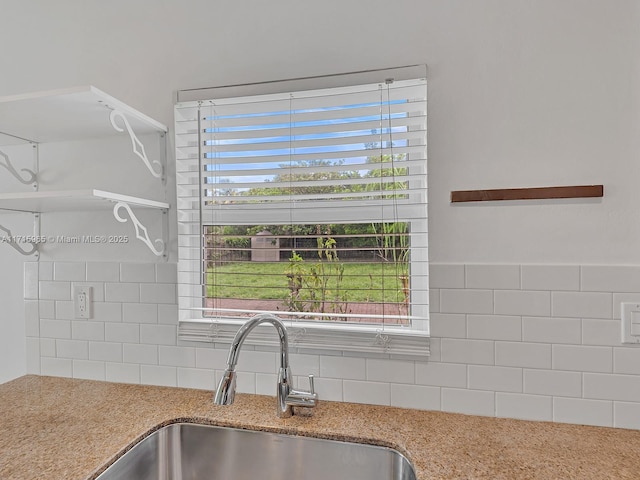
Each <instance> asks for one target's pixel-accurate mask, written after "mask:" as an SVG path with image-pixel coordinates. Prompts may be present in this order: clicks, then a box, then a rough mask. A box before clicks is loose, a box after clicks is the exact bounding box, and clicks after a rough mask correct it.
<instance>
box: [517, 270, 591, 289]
mask: <svg viewBox="0 0 640 480" xmlns="http://www.w3.org/2000/svg"><path fill="white" fill-rule="evenodd" d="M521 269H522V289H523V290H549V291H553V290H558V291H577V290H580V267H579V266H577V265H522V267H521Z"/></svg>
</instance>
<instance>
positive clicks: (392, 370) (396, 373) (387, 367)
mask: <svg viewBox="0 0 640 480" xmlns="http://www.w3.org/2000/svg"><path fill="white" fill-rule="evenodd" d="M366 368H367V380H369V381H372V382H390V383H415V366H414V362H410V361H403V360H380V359H374V358H367V359H366Z"/></svg>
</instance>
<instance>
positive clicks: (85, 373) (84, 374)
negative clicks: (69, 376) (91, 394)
mask: <svg viewBox="0 0 640 480" xmlns="http://www.w3.org/2000/svg"><path fill="white" fill-rule="evenodd" d="M73 378H83V379H86V380H105V379H106V366H105V363H104V362H96V361H92V360H74V361H73Z"/></svg>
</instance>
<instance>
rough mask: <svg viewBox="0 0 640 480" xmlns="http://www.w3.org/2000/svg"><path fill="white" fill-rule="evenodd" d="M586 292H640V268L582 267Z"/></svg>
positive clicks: (619, 266) (618, 266)
mask: <svg viewBox="0 0 640 480" xmlns="http://www.w3.org/2000/svg"><path fill="white" fill-rule="evenodd" d="M580 270H581V282H582V283H581V289H582V291H585V292H618V293H624V292H640V267H636V266H623V265H616V266H613V265H612V266H608V265H589V266H583V267H581V269H580Z"/></svg>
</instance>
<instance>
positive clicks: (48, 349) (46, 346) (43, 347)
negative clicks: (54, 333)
mask: <svg viewBox="0 0 640 480" xmlns="http://www.w3.org/2000/svg"><path fill="white" fill-rule="evenodd" d="M40 356H42V357H55V356H56V341H55V340H54V339H52V338H41V339H40Z"/></svg>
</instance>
